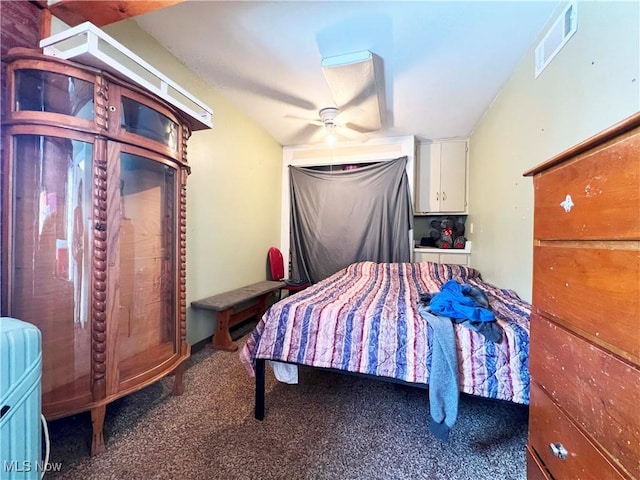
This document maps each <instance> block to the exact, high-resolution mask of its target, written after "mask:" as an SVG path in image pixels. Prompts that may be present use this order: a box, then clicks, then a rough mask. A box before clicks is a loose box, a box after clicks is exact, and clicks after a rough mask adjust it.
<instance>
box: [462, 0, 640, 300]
mask: <svg viewBox="0 0 640 480" xmlns="http://www.w3.org/2000/svg"><path fill="white" fill-rule="evenodd" d="M558 13H559V12H558ZM555 18H556V16H554V17H553V19H555ZM639 30H640V4H638V2H579V3H578V30H577V32H576V33H575V35H574V36H573V37H572V38H571V39H570V40H569V41H568V42H567V44H566V45H565V46H564V48H563V49H562V50H561V51H560V52H559V53H558V55H557V56H556V57H555V59H553V61H552V62H551V63H550V64H549V65H548V66H547V68H546V69H545V70H544V71H543V72H542V74H541V75H540V76H539V77H538V78H537V79H535V78H534V52H533V49H534V48H535V45H533V46H532V47H531V49H530V51H529V52H528V53H527V54H526V55H525V57H524V58H523V60H522V62H521V63H520V65H519V66H518V67H517V69H516V70H515V71H514V72H513V74H512V76H511V78H510V79H509V80H508V82H507V83H506V84H505V85H504V87H503V89H502V91H501V92H500V93H499V95H498V96H497V98H496V99H495V100H494V102H493V104H492V105H491V106H490V108H489V109H488V110H487V112H485V114H484V116H483V118H482V119H481V121H480V122H479V123H478V125H477V126H476V128H475V130H474V132H473V134H472V136H471V140H470V149H469V150H470V182H469V194H470V199H469V214H470V215H469V218H468V223H467V233H468V237H469V239H470V240H472V241H473V253H472V255H471V262H472V265H473V266H474V267H476V268H478V269H479V270H480V271H481V272H482V274H483V277H484V278H485V280H487V281H489V282H491V283H493V284H495V285H498V286H501V287H505V288H512V289H514V290H515V291H516V292H517V293H518V294H519V295H520V296H521V297H522V298H524V299H526V300H529V301H530V300H531V274H532V248H533V242H532V235H533V212H532V206H533V188H532V180H531V178H530V177H523V176H522V173H523V172H524V171H526V170H528V169H530V168H531V167H533V166H535V165H537V164H539V163H542V162H543V161H545V160H547V159H548V158H550V157H551V156H553V155H555V154H557V153H559V152H562V151H564V150H565V149H567V148H569V147H571V146H572V145H574V144H576V143H578V142H580V141H582V140H584V139H586V138H588V137H590V136H591V135H593V134H595V133H597V132H599V131H601V130H603V129H605V128H607V127H609V126H610V125H612V124H614V123H617V122H618V121H620V120H622V119H624V118H626V117H628V116H630V115H631V114H633V113H635V112H637V111H638V110H640V65H639V63H640V33H639ZM546 31H547V29H546V28H545V29H544V30H543V32H542V33H541V35H542V34H544V33H545V32H546ZM537 43H538V42H535V44H537ZM561 200H562V199H560V200H558V202H560V201H561ZM470 224H473V233H469V226H470ZM558 228H562V224H561V223H559V224H558Z"/></svg>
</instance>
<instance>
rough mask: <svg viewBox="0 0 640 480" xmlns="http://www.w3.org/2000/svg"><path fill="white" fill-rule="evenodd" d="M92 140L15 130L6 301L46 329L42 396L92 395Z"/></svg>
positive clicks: (52, 400)
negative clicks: (32, 133) (20, 133)
mask: <svg viewBox="0 0 640 480" xmlns="http://www.w3.org/2000/svg"><path fill="white" fill-rule="evenodd" d="M93 150H94V146H93V144H92V143H89V142H86V141H80V140H75V139H71V138H63V137H54V136H46V135H16V136H14V137H13V145H12V152H13V155H12V159H11V162H12V169H13V178H12V181H13V186H12V188H11V192H12V198H11V199H10V202H11V204H12V207H13V209H12V215H11V222H12V224H13V228H12V229H11V232H12V238H11V240H10V244H9V245H10V246H11V248H10V256H9V266H8V276H9V278H8V285H9V291H8V304H9V309H8V311H9V313H10V315H11V316H14V317H16V318H19V319H21V320H24V321H27V322H30V323H33V324H35V325H36V326H38V328H39V329H40V330H41V332H42V355H43V362H42V365H43V372H42V393H43V403H46V404H50V405H51V404H56V403H59V402H62V401H68V400H69V399H78V398H84V397H87V398H90V395H91V390H90V389H91V382H90V373H91V320H90V315H91V313H90V305H91V301H90V289H91V270H90V266H91V260H90V250H91V249H90V245H91V242H92V232H91V228H88V226H89V225H91V223H90V219H91V214H92V201H91V192H92V163H93V160H92V159H93Z"/></svg>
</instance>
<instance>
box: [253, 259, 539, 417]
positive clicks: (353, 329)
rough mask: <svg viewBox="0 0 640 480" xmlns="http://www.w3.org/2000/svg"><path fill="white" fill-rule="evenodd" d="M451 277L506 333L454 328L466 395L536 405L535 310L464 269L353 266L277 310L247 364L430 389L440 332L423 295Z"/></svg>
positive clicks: (268, 316)
mask: <svg viewBox="0 0 640 480" xmlns="http://www.w3.org/2000/svg"><path fill="white" fill-rule="evenodd" d="M451 279H453V280H457V281H458V282H459V283H466V284H469V285H475V286H477V287H479V288H481V289H482V290H483V291H484V292H485V293H486V294H487V296H488V298H489V303H490V308H491V310H492V311H493V312H494V314H495V316H496V319H497V321H498V323H499V324H500V326H501V327H502V332H503V333H502V339H501V341H500V342H499V343H493V342H491V341H488V340H487V341H485V339H484V337H483V336H482V335H481V334H479V333H477V332H475V331H473V330H471V329H469V328H466V327H465V326H463V325H460V324H454V330H455V336H456V342H457V352H458V373H459V375H458V378H459V386H460V391H461V392H464V393H468V394H471V395H478V396H481V397H487V398H495V399H500V400H507V401H511V402H515V403H522V404H528V403H529V370H528V365H529V361H528V357H529V315H530V305H529V304H528V303H526V302H524V301H522V300H521V299H520V298H519V297H518V296H517V295H516V294H515V292H513V291H511V290H506V289H499V288H496V287H495V286H492V285H490V284H487V283H485V282H483V281H482V279H481V277H480V273H479V272H478V271H477V270H474V269H472V268H469V267H465V266H461V265H446V264H437V263H431V262H420V263H384V264H378V263H373V262H360V263H354V264H352V265H350V266H349V267H347V268H345V269H343V270H341V271H339V272H337V273H335V274H334V275H332V276H331V277H329V278H327V279H325V280H323V281H321V282H319V283H317V284H315V285H313V286H311V287H309V288H308V289H306V290H303V291H301V292H299V293H296V294H295V295H293V296H290V297H287V298H285V299H283V300H282V301H280V302H278V303H276V304H274V305H273V306H272V307H271V308H270V309H269V310H268V311H267V312H266V313H265V315H264V316H263V318H262V319H261V320H260V322H259V323H258V325H257V326H256V328H255V329H254V331H253V332H252V334H251V335H250V336H249V338H248V340H247V342H246V344H245V345H244V347H243V348H242V350H241V352H240V358H241V360H242V362H243V363H244V365H245V366H246V367H247V369H248V371H249V373H250V374H251V375H254V370H253V365H254V360H255V359H256V358H264V359H270V360H278V361H284V362H290V363H297V364H301V365H310V366H317V367H325V368H334V369H339V370H347V371H350V372H357V373H365V374H370V375H376V376H382V377H391V378H395V379H398V380H402V381H405V382H412V383H421V384H428V383H429V370H430V364H431V354H430V348H431V342H432V338H431V337H432V336H433V334H432V333H431V330H430V327H429V325H428V323H427V322H426V320H424V319H423V318H422V317H421V316H420V314H419V313H418V310H417V306H418V300H419V294H420V293H426V292H438V291H439V290H440V286H442V285H443V284H444V283H445V282H447V281H448V280H451Z"/></svg>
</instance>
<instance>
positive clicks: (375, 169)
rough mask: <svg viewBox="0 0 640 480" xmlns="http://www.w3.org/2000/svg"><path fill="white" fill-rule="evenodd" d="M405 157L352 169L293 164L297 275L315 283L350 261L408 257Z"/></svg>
mask: <svg viewBox="0 0 640 480" xmlns="http://www.w3.org/2000/svg"><path fill="white" fill-rule="evenodd" d="M406 165H407V157H401V158H397V159H395V160H390V161H386V162H380V163H376V164H373V165H368V166H365V167H360V168H357V169H353V170H341V171H328V172H327V171H318V170H314V169H312V168H301V167H293V166H291V167H289V179H290V180H289V184H290V189H291V266H292V277H293V278H306V279H309V280H310V281H311V282H312V283H316V282H318V281H320V280H322V279H324V278H327V277H328V276H330V275H332V274H333V273H335V272H337V271H338V270H340V269H341V268H344V267H346V266H348V265H350V264H351V263H354V262H359V261H365V260H370V261H374V262H409V261H411V260H410V259H411V251H410V242H409V230H410V229H411V228H413V208H412V202H411V194H410V191H409V182H408V179H407V173H406Z"/></svg>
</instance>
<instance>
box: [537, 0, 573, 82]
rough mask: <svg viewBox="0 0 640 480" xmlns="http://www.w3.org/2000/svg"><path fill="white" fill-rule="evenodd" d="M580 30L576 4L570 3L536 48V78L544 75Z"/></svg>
mask: <svg viewBox="0 0 640 480" xmlns="http://www.w3.org/2000/svg"><path fill="white" fill-rule="evenodd" d="M577 29H578V11H577V7H576V3H575V2H571V3H569V4H568V5H567V6H566V7H565V9H564V10H563V11H562V13H561V14H560V16H559V17H558V19H557V20H556V21H555V22H554V23H553V26H552V27H551V28H550V29H549V31H548V32H547V34H546V35H545V36H544V38H543V39H542V41H541V42H540V43H539V44H538V46H537V47H536V76H535V78H538V76H539V75H540V74H541V73H542V71H543V70H544V69H545V68H546V66H547V65H549V63H550V62H551V60H553V58H554V57H555V56H556V55H557V54H558V52H559V51H560V50H561V49H562V47H564V45H565V43H567V42H568V41H569V39H570V38H571V37H572V36H573V34H574V33H576V30H577Z"/></svg>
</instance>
